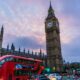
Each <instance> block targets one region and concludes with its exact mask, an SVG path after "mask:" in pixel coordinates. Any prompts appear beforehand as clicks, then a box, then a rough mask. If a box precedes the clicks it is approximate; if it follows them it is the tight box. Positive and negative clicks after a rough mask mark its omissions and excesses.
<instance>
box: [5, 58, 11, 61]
mask: <svg viewBox="0 0 80 80" xmlns="http://www.w3.org/2000/svg"><path fill="white" fill-rule="evenodd" d="M5 60H6V61H12V60H13V58H12V57H8V58H5Z"/></svg>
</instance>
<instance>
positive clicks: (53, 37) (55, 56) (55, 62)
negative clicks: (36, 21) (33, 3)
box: [45, 2, 63, 72]
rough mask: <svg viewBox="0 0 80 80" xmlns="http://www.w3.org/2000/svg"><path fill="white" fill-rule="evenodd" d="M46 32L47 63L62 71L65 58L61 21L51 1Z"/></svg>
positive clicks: (46, 20)
mask: <svg viewBox="0 0 80 80" xmlns="http://www.w3.org/2000/svg"><path fill="white" fill-rule="evenodd" d="M45 33H46V50H47V64H48V66H49V67H51V68H55V71H58V72H60V71H62V68H61V67H62V65H63V59H62V54H61V43H60V29H59V22H58V19H57V18H56V16H55V14H54V10H53V8H52V5H51V2H50V7H49V10H48V16H47V18H46V19H45Z"/></svg>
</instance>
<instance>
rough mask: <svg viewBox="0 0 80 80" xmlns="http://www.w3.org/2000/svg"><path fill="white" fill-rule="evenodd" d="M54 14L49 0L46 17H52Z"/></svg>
mask: <svg viewBox="0 0 80 80" xmlns="http://www.w3.org/2000/svg"><path fill="white" fill-rule="evenodd" d="M54 16H55V14H54V10H53V8H52V4H51V0H50V5H49V9H48V17H47V18H52V17H54Z"/></svg>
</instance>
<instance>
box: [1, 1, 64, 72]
mask: <svg viewBox="0 0 80 80" xmlns="http://www.w3.org/2000/svg"><path fill="white" fill-rule="evenodd" d="M3 34H4V28H3V26H2V28H1V32H0V56H3V55H17V56H24V57H31V58H37V59H41V60H43V62H44V63H45V65H46V66H47V67H50V68H53V67H55V70H56V71H61V67H62V65H63V59H62V53H61V43H60V29H59V21H58V19H57V18H56V16H55V13H54V10H53V8H52V5H51V2H50V6H49V9H48V15H47V17H46V19H45V36H46V52H47V53H46V55H44V53H42V51H41V49H40V52H39V54H38V55H37V52H35V53H34V52H33V51H32V52H30V51H29V50H28V51H27V52H26V51H25V49H24V50H23V52H21V49H20V48H19V50H18V51H16V50H15V46H14V44H13V43H12V45H11V48H10V47H9V45H7V48H6V49H5V48H2V42H3Z"/></svg>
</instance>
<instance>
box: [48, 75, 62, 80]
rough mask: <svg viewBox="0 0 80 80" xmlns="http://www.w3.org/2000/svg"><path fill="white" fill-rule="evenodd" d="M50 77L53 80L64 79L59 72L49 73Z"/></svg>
mask: <svg viewBox="0 0 80 80" xmlns="http://www.w3.org/2000/svg"><path fill="white" fill-rule="evenodd" d="M48 78H49V79H51V80H53V79H55V80H56V79H57V80H62V76H61V75H60V74H59V73H51V74H49V75H48Z"/></svg>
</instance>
